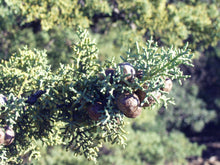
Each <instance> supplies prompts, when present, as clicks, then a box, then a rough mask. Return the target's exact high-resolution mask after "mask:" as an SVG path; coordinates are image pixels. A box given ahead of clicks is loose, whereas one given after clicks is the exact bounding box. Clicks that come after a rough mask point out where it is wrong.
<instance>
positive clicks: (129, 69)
mask: <svg viewBox="0 0 220 165" xmlns="http://www.w3.org/2000/svg"><path fill="white" fill-rule="evenodd" d="M119 66H120V67H121V68H122V69H123V73H124V75H129V76H127V77H125V80H127V81H132V80H133V79H134V76H135V74H136V72H135V69H134V67H133V66H132V65H131V64H130V63H128V62H123V63H120V64H119Z"/></svg>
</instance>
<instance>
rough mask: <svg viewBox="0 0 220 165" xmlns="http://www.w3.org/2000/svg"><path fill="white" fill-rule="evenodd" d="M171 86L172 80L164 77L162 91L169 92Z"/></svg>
mask: <svg viewBox="0 0 220 165" xmlns="http://www.w3.org/2000/svg"><path fill="white" fill-rule="evenodd" d="M172 87H173V82H172V80H171V79H170V78H166V79H165V81H164V87H163V88H161V90H162V91H165V92H170V91H171V89H172Z"/></svg>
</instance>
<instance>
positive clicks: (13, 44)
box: [0, 0, 220, 165]
mask: <svg viewBox="0 0 220 165" xmlns="http://www.w3.org/2000/svg"><path fill="white" fill-rule="evenodd" d="M219 7H220V1H219V0H181V1H177V0H136V1H132V0H125V1H119V0H90V1H88V0H21V1H17V0H0V11H1V12H0V58H1V59H8V58H9V57H10V56H11V55H12V54H13V53H15V52H17V51H18V49H19V48H22V47H24V46H26V45H27V46H28V47H29V48H38V49H42V50H43V49H45V50H46V51H47V54H48V60H49V62H50V64H51V65H52V69H53V70H56V69H57V68H58V66H59V64H60V63H64V64H67V63H71V60H70V58H69V57H70V56H71V54H72V45H73V44H74V42H75V40H76V33H75V31H76V28H77V27H78V26H81V27H83V28H86V29H88V30H89V31H90V33H91V35H92V38H94V40H95V41H96V43H97V45H98V48H99V59H100V62H101V63H102V62H103V61H104V60H106V59H111V58H112V57H115V58H116V60H117V61H118V62H120V55H122V56H123V55H124V54H123V53H122V52H125V51H127V50H128V48H131V47H132V46H134V43H135V42H136V41H139V43H140V44H144V42H145V41H146V40H148V39H150V38H151V37H153V39H154V40H156V41H157V42H158V44H159V46H161V47H170V46H173V47H176V48H180V47H182V46H184V45H185V44H186V43H189V47H190V48H191V49H192V51H193V52H194V53H195V59H194V65H195V67H194V68H189V67H187V66H181V67H182V69H183V71H184V72H185V73H186V74H190V75H191V78H190V79H189V80H188V81H187V82H186V83H184V84H183V86H181V87H180V86H178V85H177V84H176V83H175V85H174V88H173V90H172V93H171V95H172V96H173V97H174V99H175V101H176V105H174V106H169V108H168V109H167V110H164V109H163V107H162V108H161V109H160V110H159V113H158V111H157V109H158V108H153V109H151V110H149V111H147V112H146V113H145V114H143V115H142V116H141V117H139V118H138V119H137V120H128V122H130V124H128V128H127V129H128V130H129V136H128V137H129V139H128V141H127V147H126V148H125V149H123V148H118V147H117V146H105V147H104V148H102V150H101V152H100V156H99V159H98V163H99V164H104V163H107V164H122V163H123V164H128V165H129V164H134V162H135V164H147V163H148V164H169V163H174V164H181V163H182V164H184V163H186V161H187V160H186V158H189V157H194V156H201V154H202V150H203V149H204V147H203V146H198V145H197V144H194V143H192V142H190V140H189V138H188V137H187V136H185V134H187V135H188V134H193V133H201V132H202V131H203V130H204V129H206V128H210V126H211V127H212V128H213V129H216V130H217V129H218V128H219V127H220V123H219V121H220V92H219V91H220V68H219V65H220V44H219V43H220V42H219V39H220V13H219ZM42 152H43V153H45V154H42V155H44V156H43V157H42V159H41V160H39V161H35V162H32V163H34V164H53V165H55V164H59V165H61V164H65V165H68V164H82V165H83V164H88V162H87V161H85V160H84V159H83V158H82V157H77V158H76V157H74V156H70V155H72V153H71V151H69V152H66V151H65V150H64V149H62V146H58V147H55V148H42ZM24 159H25V156H24ZM26 162H27V163H28V164H30V163H31V162H29V161H28V160H27V161H26ZM91 164H92V163H91Z"/></svg>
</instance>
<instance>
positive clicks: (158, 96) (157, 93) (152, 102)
mask: <svg viewBox="0 0 220 165" xmlns="http://www.w3.org/2000/svg"><path fill="white" fill-rule="evenodd" d="M153 95H154V96H155V97H156V98H157V99H158V100H159V99H160V97H161V93H160V92H158V91H156V92H153ZM147 100H148V102H146V103H144V104H143V107H149V106H151V105H152V104H154V103H156V100H154V98H153V97H152V96H149V97H148V98H147Z"/></svg>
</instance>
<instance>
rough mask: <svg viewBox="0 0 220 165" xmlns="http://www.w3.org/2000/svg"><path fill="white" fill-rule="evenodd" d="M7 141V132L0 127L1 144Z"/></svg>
mask: <svg viewBox="0 0 220 165" xmlns="http://www.w3.org/2000/svg"><path fill="white" fill-rule="evenodd" d="M4 141H5V132H4V130H3V129H2V128H0V144H4Z"/></svg>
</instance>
